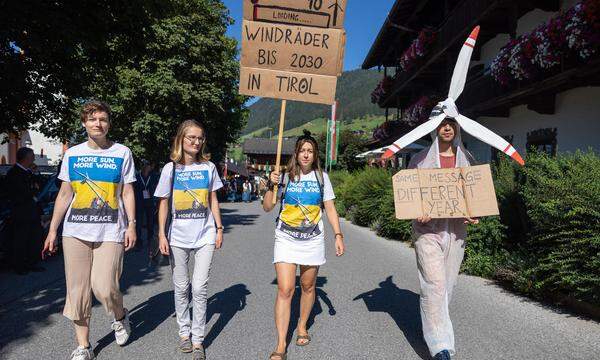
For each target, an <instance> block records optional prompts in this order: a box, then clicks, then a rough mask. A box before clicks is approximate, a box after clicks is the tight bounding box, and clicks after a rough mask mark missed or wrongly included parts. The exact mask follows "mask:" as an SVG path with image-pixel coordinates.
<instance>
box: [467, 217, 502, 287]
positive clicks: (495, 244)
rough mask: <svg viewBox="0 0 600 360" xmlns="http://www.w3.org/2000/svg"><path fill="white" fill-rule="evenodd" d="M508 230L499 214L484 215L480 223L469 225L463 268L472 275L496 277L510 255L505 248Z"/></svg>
mask: <svg viewBox="0 0 600 360" xmlns="http://www.w3.org/2000/svg"><path fill="white" fill-rule="evenodd" d="M506 230H507V227H506V226H505V225H504V224H502V222H500V217H498V216H490V217H484V218H482V219H480V221H479V224H478V225H474V226H469V230H468V235H467V242H466V246H465V260H464V261H463V264H462V270H463V271H464V272H466V273H467V274H471V275H476V276H483V277H488V278H490V277H494V276H495V275H496V270H497V269H498V268H500V267H501V266H503V265H504V264H505V263H506V259H507V257H508V251H506V249H504V241H505V239H506Z"/></svg>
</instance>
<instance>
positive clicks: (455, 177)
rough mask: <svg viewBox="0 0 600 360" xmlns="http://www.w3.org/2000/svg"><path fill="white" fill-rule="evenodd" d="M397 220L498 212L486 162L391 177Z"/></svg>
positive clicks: (405, 172) (416, 170)
mask: <svg viewBox="0 0 600 360" xmlns="http://www.w3.org/2000/svg"><path fill="white" fill-rule="evenodd" d="M392 182H393V187H394V203H395V207H396V217H397V218H398V219H416V218H418V217H421V216H429V217H431V218H433V219H436V218H466V217H470V218H473V217H481V216H489V215H498V214H499V210H498V203H497V201H496V192H495V190H494V183H493V181H492V173H491V171H490V166H489V165H487V164H486V165H478V166H469V167H463V168H452V169H409V170H401V171H399V172H398V173H396V175H394V177H393V178H392Z"/></svg>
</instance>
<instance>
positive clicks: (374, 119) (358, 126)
mask: <svg viewBox="0 0 600 360" xmlns="http://www.w3.org/2000/svg"><path fill="white" fill-rule="evenodd" d="M384 121H385V117H384V116H365V117H362V118H358V119H352V120H349V121H347V122H343V123H342V125H341V126H342V128H341V130H342V131H343V130H351V131H359V130H362V131H364V132H365V136H371V134H372V132H373V129H375V128H376V127H377V126H379V125H381V124H382V123H383V122H384ZM326 124H327V119H323V118H320V119H315V120H310V121H309V122H307V123H304V124H302V125H300V126H298V127H295V128H293V129H289V130H286V131H284V132H283V135H284V136H299V135H302V132H303V130H304V129H306V130H308V131H310V132H311V133H313V134H320V133H325V132H327V129H326V128H325V126H326ZM267 136H268V135H267ZM275 136H276V134H273V137H275Z"/></svg>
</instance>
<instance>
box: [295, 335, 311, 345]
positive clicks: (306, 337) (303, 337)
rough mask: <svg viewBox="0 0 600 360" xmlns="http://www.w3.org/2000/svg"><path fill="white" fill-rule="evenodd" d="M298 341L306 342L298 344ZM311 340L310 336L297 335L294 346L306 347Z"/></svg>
mask: <svg viewBox="0 0 600 360" xmlns="http://www.w3.org/2000/svg"><path fill="white" fill-rule="evenodd" d="M300 340H306V342H300ZM311 340H312V339H311V338H310V335H308V334H306V335H298V336H297V337H296V345H297V346H306V345H308V344H310V341H311Z"/></svg>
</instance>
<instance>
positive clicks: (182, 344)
mask: <svg viewBox="0 0 600 360" xmlns="http://www.w3.org/2000/svg"><path fill="white" fill-rule="evenodd" d="M179 350H180V351H181V352H182V353H191V352H192V351H193V350H194V348H193V347H192V340H191V339H190V338H189V337H188V338H180V339H179Z"/></svg>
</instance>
